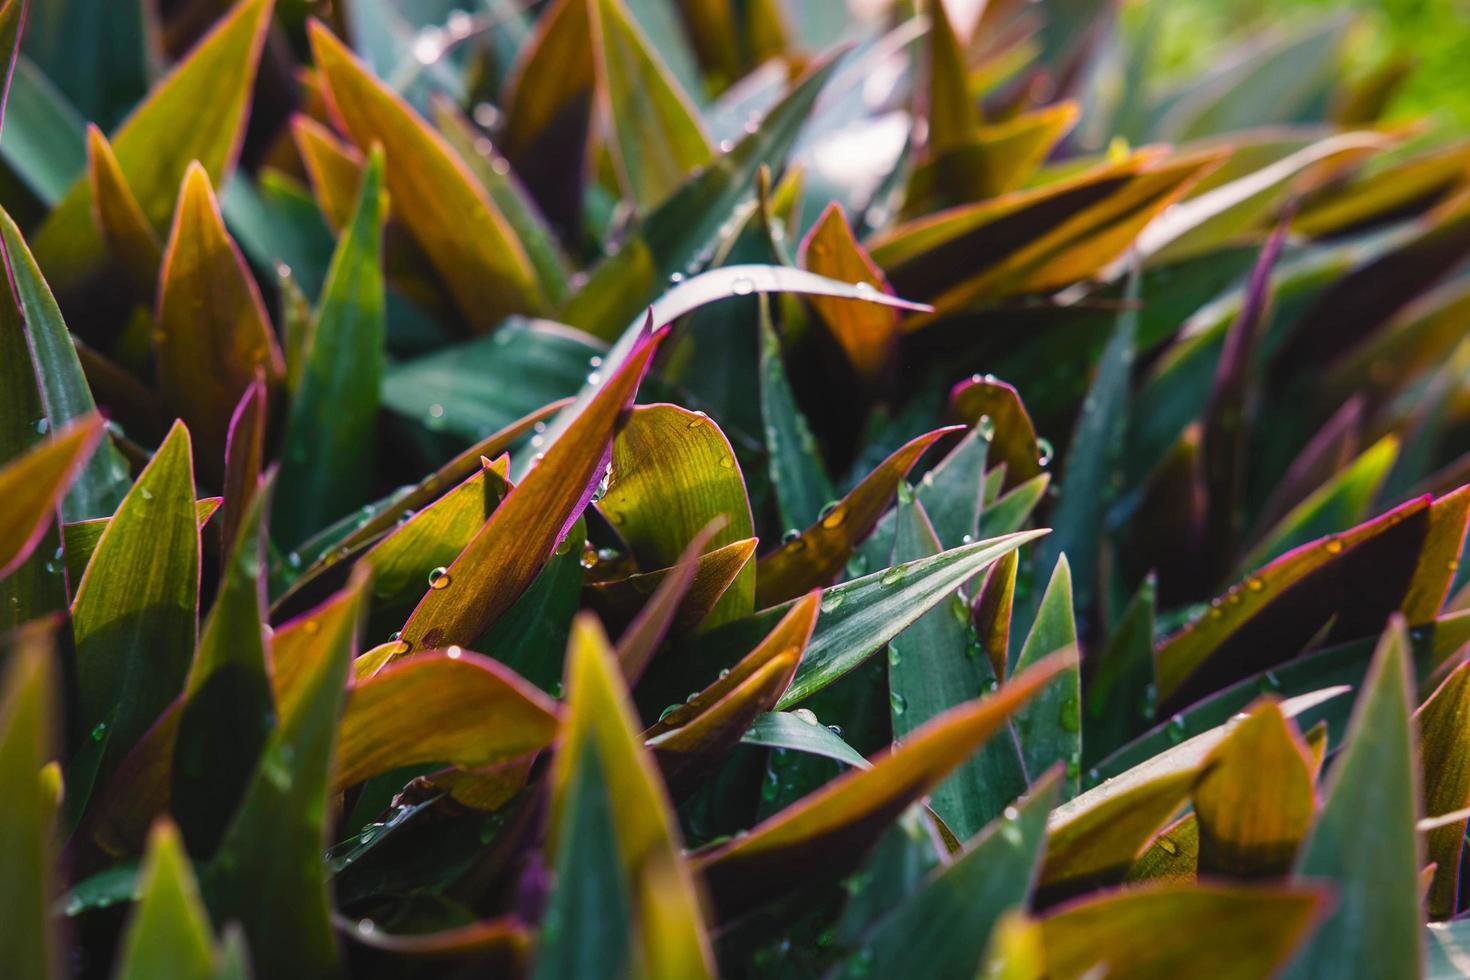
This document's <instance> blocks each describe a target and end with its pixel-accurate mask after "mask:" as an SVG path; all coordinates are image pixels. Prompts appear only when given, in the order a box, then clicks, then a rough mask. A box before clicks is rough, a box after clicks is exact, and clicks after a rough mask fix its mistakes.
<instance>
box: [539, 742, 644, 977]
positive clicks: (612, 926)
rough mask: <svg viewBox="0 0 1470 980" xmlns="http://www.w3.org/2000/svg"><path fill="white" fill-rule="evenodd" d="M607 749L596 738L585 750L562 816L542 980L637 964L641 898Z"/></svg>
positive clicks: (601, 973)
mask: <svg viewBox="0 0 1470 980" xmlns="http://www.w3.org/2000/svg"><path fill="white" fill-rule="evenodd" d="M600 755H601V753H600V752H599V750H598V747H597V744H596V743H595V742H594V743H591V744H589V745H587V746H586V747H585V748H583V749H582V751H581V753H580V754H579V755H578V756H577V759H576V762H575V763H574V766H575V768H574V769H573V771H572V773H571V775H570V777H568V783H567V786H566V789H565V790H564V794H565V795H564V796H563V797H562V799H561V805H560V812H558V813H557V814H556V815H555V819H556V820H557V821H558V822H559V823H560V824H561V827H562V830H561V844H560V846H559V847H558V848H557V850H556V852H555V855H554V860H553V869H554V871H555V874H556V878H555V882H556V884H555V885H554V887H553V888H552V890H551V897H550V901H549V904H548V905H547V908H546V914H545V916H544V917H543V918H542V920H541V943H540V947H539V948H540V953H539V954H538V955H537V957H536V967H535V970H534V971H533V973H532V976H533V977H534V978H536V980H570V978H586V980H600V978H602V977H606V976H609V975H621V974H623V973H624V972H625V971H627V970H628V968H629V965H630V964H629V962H628V958H629V956H630V955H631V954H632V952H633V950H632V948H631V946H630V943H629V940H630V939H631V938H632V936H633V902H632V899H631V897H630V895H629V885H628V876H627V875H626V874H625V873H624V871H623V862H622V861H621V860H620V859H619V853H618V838H617V835H616V833H615V832H614V826H615V825H614V821H613V818H614V814H615V812H616V810H615V808H614V806H613V802H612V800H611V799H610V798H609V793H610V788H609V786H608V784H607V776H606V774H605V772H604V770H603V766H602V760H601V757H600Z"/></svg>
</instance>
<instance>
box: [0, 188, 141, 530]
mask: <svg viewBox="0 0 1470 980" xmlns="http://www.w3.org/2000/svg"><path fill="white" fill-rule="evenodd" d="M0 241H3V244H4V253H5V262H6V265H7V267H8V269H9V273H10V274H9V276H7V277H6V287H7V289H8V290H9V291H10V292H11V296H10V297H9V298H10V299H11V301H13V302H14V304H15V306H16V307H17V308H18V309H19V310H20V318H21V321H22V322H23V323H24V329H25V332H26V334H27V335H28V339H29V345H30V346H29V353H30V358H29V359H28V360H30V361H31V365H30V366H31V367H32V368H33V369H34V371H35V377H36V379H37V383H38V384H39V385H40V391H41V402H42V404H43V405H44V407H45V417H46V420H47V422H48V424H49V425H51V426H56V427H60V426H62V425H65V424H66V423H68V422H71V421H73V420H75V419H79V418H81V417H82V416H85V415H90V414H91V413H93V412H95V411H96V410H97V406H96V404H95V403H94V402H93V401H92V392H91V390H90V389H89V388H88V387H87V379H86V377H85V376H84V375H83V374H82V365H81V362H80V361H79V360H78V358H77V351H76V346H75V344H74V342H73V341H72V339H71V335H70V334H69V333H68V332H67V329H66V324H65V323H64V322H63V321H62V319H61V310H60V309H59V308H58V307H57V305H56V300H55V298H54V297H53V296H52V295H51V289H50V287H49V286H47V284H46V280H45V279H43V278H42V277H41V270H40V268H39V267H37V265H36V260H35V258H33V257H32V255H31V252H30V250H29V249H28V248H26V243H25V240H24V239H23V238H21V235H20V229H19V228H17V227H16V225H15V222H14V221H12V220H11V218H10V216H9V215H8V214H6V213H5V212H4V211H0ZM4 299H5V298H4V297H0V304H3V303H4ZM19 364H25V361H21V362H19ZM33 424H39V423H33ZM127 489H128V468H127V463H126V462H124V460H123V458H122V454H121V453H119V452H118V451H117V448H116V447H115V446H114V445H113V444H112V440H111V439H103V440H102V441H101V442H100V443H99V444H98V446H97V449H96V451H95V452H93V454H92V458H91V459H90V460H88V462H87V465H86V468H85V469H84V470H83V471H82V474H81V475H80V476H79V477H78V478H77V479H76V481H75V482H74V483H73V484H72V487H71V490H70V491H68V493H67V495H66V499H65V500H64V501H63V502H62V507H61V513H62V517H63V518H65V519H66V520H69V521H77V520H83V519H86V518H89V517H106V516H109V515H111V514H112V513H113V511H115V510H116V509H117V506H118V504H119V503H120V502H121V501H122V498H123V494H125V493H127Z"/></svg>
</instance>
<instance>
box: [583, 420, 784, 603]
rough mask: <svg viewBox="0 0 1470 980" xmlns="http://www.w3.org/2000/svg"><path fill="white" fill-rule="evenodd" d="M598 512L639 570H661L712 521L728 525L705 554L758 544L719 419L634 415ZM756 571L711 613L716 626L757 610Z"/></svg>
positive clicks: (743, 572)
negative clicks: (753, 541)
mask: <svg viewBox="0 0 1470 980" xmlns="http://www.w3.org/2000/svg"><path fill="white" fill-rule="evenodd" d="M598 509H599V510H601V511H602V513H603V515H604V516H605V517H607V519H608V520H609V521H610V522H611V523H612V525H613V529H614V530H615V531H616V532H617V533H618V535H619V536H620V537H622V539H623V540H624V541H625V542H627V544H628V546H629V548H630V550H631V552H632V554H633V557H634V558H635V559H636V560H637V562H638V567H639V568H641V569H644V570H645V571H652V570H655V569H662V568H665V567H668V566H670V565H673V564H674V563H675V562H677V561H678V560H679V556H680V554H681V553H682V552H683V550H684V548H685V546H686V545H687V544H688V543H689V541H690V540H691V539H692V538H693V537H694V535H695V534H696V533H698V532H699V530H700V529H701V528H703V527H705V526H706V525H707V524H709V522H710V521H711V520H714V519H717V518H723V519H724V525H723V527H721V528H720V529H719V530H718V531H716V532H715V533H714V535H713V536H712V537H711V538H710V540H709V543H708V544H707V545H706V547H705V551H706V552H712V551H714V550H716V549H719V548H724V547H728V546H730V545H733V544H735V543H736V542H739V541H747V540H749V539H751V538H753V537H754V536H755V529H754V523H753V521H752V519H751V513H750V501H749V499H748V498H747V497H746V493H745V479H744V477H743V476H742V474H741V472H740V464H739V463H738V462H737V461H736V459H735V450H734V449H733V448H732V447H731V446H730V441H729V439H727V438H726V437H725V434H724V432H722V431H721V430H720V427H719V426H718V425H716V424H715V422H714V420H713V419H710V418H707V417H705V416H704V415H703V414H700V413H696V412H690V411H687V410H685V409H682V408H679V407H678V406H675V405H644V406H639V407H635V408H634V409H633V410H632V411H631V413H630V414H629V416H628V420H627V423H626V424H625V425H624V426H623V427H622V429H621V430H620V431H619V432H618V435H617V438H616V439H614V440H613V446H612V477H611V479H610V480H609V481H608V485H607V491H606V493H604V494H603V497H602V500H601V501H600V502H599V503H598ZM755 589H756V571H755V567H754V565H751V564H749V563H745V564H743V565H742V566H741V568H740V571H739V572H738V574H736V576H735V578H734V581H733V582H732V583H731V584H730V586H729V588H728V589H726V590H725V592H724V594H723V595H722V596H721V597H720V599H719V601H718V602H717V603H716V604H715V606H714V608H713V610H712V611H711V612H710V616H709V619H708V621H707V625H710V626H714V625H717V624H719V623H724V622H728V621H730V620H732V619H737V618H739V617H741V616H748V615H749V614H750V613H751V612H752V611H753V610H754V608H755Z"/></svg>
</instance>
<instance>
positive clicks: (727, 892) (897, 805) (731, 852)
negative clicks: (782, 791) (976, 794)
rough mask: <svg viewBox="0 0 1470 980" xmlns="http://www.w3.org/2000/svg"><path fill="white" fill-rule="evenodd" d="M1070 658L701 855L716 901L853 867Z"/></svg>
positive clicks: (726, 903)
mask: <svg viewBox="0 0 1470 980" xmlns="http://www.w3.org/2000/svg"><path fill="white" fill-rule="evenodd" d="M1069 662H1071V658H1070V657H1069V656H1068V655H1063V656H1059V657H1057V658H1054V659H1051V660H1047V661H1044V662H1042V663H1039V664H1037V665H1036V666H1035V667H1034V668H1033V669H1031V670H1029V671H1026V672H1025V673H1023V674H1020V675H1018V676H1017V677H1016V678H1015V679H1014V680H1012V681H1011V682H1009V683H1008V684H1006V685H1005V686H1004V687H1002V688H1001V689H1000V690H999V691H997V692H996V693H994V694H992V695H990V696H989V697H986V698H981V699H979V700H976V701H971V702H968V703H966V704H964V705H962V706H960V707H957V708H953V709H951V710H950V711H948V712H946V713H945V714H943V715H941V716H939V717H938V718H936V719H934V720H933V721H931V722H930V723H929V724H928V725H926V726H924V727H923V728H922V729H920V730H919V731H918V732H916V733H915V734H914V735H913V736H912V737H910V739H909V740H908V741H907V742H905V743H904V744H903V746H902V747H901V748H898V749H894V750H892V751H890V752H889V753H887V754H885V755H883V756H881V757H879V758H877V759H875V760H874V761H873V766H872V768H870V769H861V770H855V771H852V772H849V773H847V774H845V775H843V776H839V777H838V778H837V779H835V780H833V781H832V782H830V783H828V784H827V785H826V786H824V787H822V788H821V789H820V790H817V791H816V792H815V793H813V794H811V795H809V796H807V797H806V798H805V799H803V800H802V801H801V802H800V803H798V804H796V805H795V806H793V807H790V808H788V809H786V810H784V811H782V812H780V813H778V814H777V815H775V816H773V817H771V818H770V819H769V820H767V821H765V822H764V823H762V824H760V825H759V826H757V827H755V828H754V829H752V830H751V832H750V833H749V834H747V835H745V836H742V837H740V838H738V839H736V840H734V841H731V842H729V843H726V844H721V845H719V846H717V847H715V848H713V849H711V850H709V851H705V852H703V853H701V854H700V855H699V856H698V867H699V869H700V871H701V872H702V874H703V875H704V878H705V881H706V882H707V883H708V884H709V887H710V890H711V892H712V894H713V897H714V899H715V903H716V905H717V906H718V907H719V908H720V909H721V911H722V913H724V914H733V913H736V912H739V911H741V910H743V909H746V908H749V907H751V906H752V905H754V904H756V903H758V902H759V901H760V900H761V899H763V898H764V897H766V896H769V895H772V894H777V893H779V892H780V891H782V890H783V889H785V888H786V887H789V886H790V885H793V884H795V883H797V882H809V881H810V880H811V879H812V878H813V877H814V876H816V875H822V876H832V875H837V874H840V873H841V872H842V871H843V870H845V869H846V868H848V867H851V865H852V864H853V863H855V862H856V861H857V860H858V859H859V858H860V857H861V855H862V854H863V853H865V852H866V851H867V850H868V849H870V848H871V847H872V846H873V844H874V843H876V842H877V839H878V836H879V835H880V834H881V833H882V831H883V830H884V829H886V828H887V826H888V824H889V823H891V822H892V821H893V820H894V819H895V818H897V817H898V815H899V814H900V813H901V812H903V810H905V809H906V808H907V807H908V806H909V805H910V804H911V803H913V802H914V801H915V800H917V799H918V798H920V797H921V796H923V795H924V794H925V793H927V792H928V791H929V790H931V789H932V788H933V787H934V786H935V785H936V784H937V783H938V782H939V781H940V780H941V779H943V778H944V777H945V776H946V775H947V774H948V773H949V772H950V771H951V770H952V769H953V768H954V767H955V766H957V765H958V764H959V763H960V762H961V761H963V760H964V759H965V758H966V757H967V756H969V754H970V753H971V752H973V751H975V750H976V749H977V748H979V747H980V746H981V745H982V744H984V742H985V740H986V739H988V738H990V737H991V736H992V735H994V734H995V732H996V731H997V730H998V729H999V728H1000V727H1001V726H1002V725H1003V724H1004V723H1005V720H1006V719H1007V718H1008V717H1009V716H1010V715H1011V714H1012V713H1013V712H1014V711H1015V710H1016V709H1017V708H1018V707H1020V706H1021V705H1022V704H1024V703H1025V702H1026V701H1027V700H1028V699H1030V698H1031V697H1032V696H1033V695H1035V694H1036V693H1037V692H1038V691H1039V690H1040V689H1041V688H1042V687H1044V686H1045V685H1046V684H1047V683H1048V682H1049V681H1051V680H1052V679H1053V678H1054V677H1056V676H1057V674H1058V673H1059V672H1060V671H1062V670H1063V669H1064V668H1065V667H1066V666H1067V664H1068V663H1069Z"/></svg>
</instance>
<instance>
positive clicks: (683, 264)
mask: <svg viewBox="0 0 1470 980" xmlns="http://www.w3.org/2000/svg"><path fill="white" fill-rule="evenodd" d="M834 68H836V60H835V59H834V58H828V59H827V60H824V61H820V62H818V63H817V64H815V65H814V66H812V67H811V68H810V69H809V70H808V71H807V73H806V74H805V75H804V76H803V77H802V78H801V79H800V80H799V81H798V82H797V83H796V84H795V85H794V86H793V87H792V89H791V91H790V92H789V93H788V94H787V96H786V97H785V98H784V99H782V100H781V102H780V103H778V104H777V105H776V106H774V107H773V108H772V109H771V110H770V112H768V113H766V115H765V118H764V119H763V120H762V121H761V124H760V125H759V126H758V127H756V129H755V131H754V132H752V133H749V134H747V135H746V136H745V138H744V139H742V140H741V141H740V142H739V143H737V144H736V145H735V147H734V148H733V149H731V150H730V152H728V153H724V154H721V155H720V156H719V157H718V158H716V159H715V161H714V162H713V163H711V164H710V165H709V166H708V167H706V168H704V169H703V170H701V171H699V172H698V173H696V174H695V175H694V176H692V177H690V178H689V179H688V180H687V181H685V182H684V185H683V186H682V187H680V188H679V189H678V190H677V191H675V192H674V193H673V194H672V195H671V196H670V197H669V198H668V200H666V201H664V203H663V204H661V205H659V206H658V208H656V209H655V210H653V211H652V212H650V213H649V215H648V217H647V218H645V219H644V221H643V222H642V224H641V225H639V226H638V228H637V229H636V230H635V231H634V232H633V234H632V236H631V237H630V238H629V239H628V241H627V242H626V243H625V244H624V245H623V247H622V248H621V249H620V250H619V251H618V252H617V254H616V255H613V256H612V257H610V258H608V259H605V260H604V261H603V262H601V263H600V264H599V265H598V266H597V267H596V268H595V269H593V271H592V274H591V278H590V279H589V280H588V282H587V284H586V285H585V286H583V287H582V288H581V289H580V290H578V292H577V293H576V295H575V296H573V297H572V299H571V301H570V302H568V303H567V305H566V306H564V307H563V308H562V311H561V319H563V320H565V321H566V322H567V323H569V324H571V325H572V326H574V327H580V328H582V329H583V330H586V331H588V332H589V333H591V334H593V335H594V336H597V337H604V338H612V337H616V336H617V335H618V333H619V332H620V331H622V330H623V328H624V327H626V326H627V325H628V323H629V322H630V321H632V320H633V319H634V318H635V317H637V316H639V315H640V313H641V312H642V311H643V310H644V309H645V308H646V307H647V306H648V304H649V303H651V302H652V301H653V300H654V299H656V298H657V297H658V296H659V294H660V293H662V292H663V291H664V288H665V284H666V283H667V282H668V280H669V277H670V276H672V275H673V274H675V273H678V274H679V275H680V276H685V275H688V274H689V273H691V272H697V271H699V267H700V266H702V265H703V264H704V263H703V261H701V260H700V258H699V256H700V254H701V253H702V252H704V251H705V250H706V249H708V248H710V247H712V246H713V245H714V243H715V242H716V241H718V239H719V238H720V237H721V229H722V228H723V227H724V225H725V223H726V222H727V221H728V220H729V219H730V217H731V216H732V215H734V214H736V213H737V212H739V211H740V210H741V208H742V205H744V204H745V203H747V202H749V201H750V200H751V198H752V197H753V196H754V184H755V178H756V174H757V173H758V172H759V171H760V169H761V167H763V166H764V167H771V168H772V169H775V168H777V167H779V166H780V164H781V162H782V161H783V160H784V159H785V157H786V154H787V153H788V152H790V150H791V146H792V144H793V143H794V142H795V140H796V136H797V133H798V132H799V131H800V129H801V127H802V125H803V124H804V123H805V122H806V119H807V116H808V114H809V113H810V112H811V109H812V106H813V104H814V103H815V102H816V98H817V95H818V94H819V93H820V92H821V90H822V88H823V86H825V85H826V83H827V80H828V79H829V78H830V77H831V75H832V71H833V69H834ZM739 277H740V274H738V273H737V274H736V279H738V278H739ZM757 285H759V284H758V283H755V282H754V281H751V288H749V289H744V290H743V292H744V293H750V292H754V291H756V290H755V287H756V286H757ZM737 294H741V293H740V290H738V289H737ZM672 319H673V317H661V316H660V317H656V318H655V322H657V323H667V322H670V321H671V320H672ZM609 361H610V363H615V362H614V361H613V360H612V359H611V358H610V359H609Z"/></svg>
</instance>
